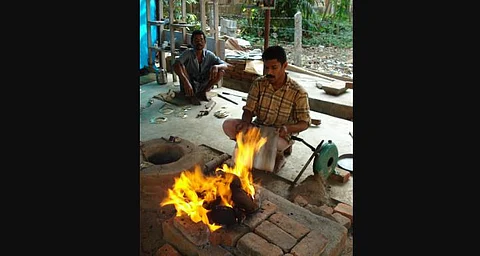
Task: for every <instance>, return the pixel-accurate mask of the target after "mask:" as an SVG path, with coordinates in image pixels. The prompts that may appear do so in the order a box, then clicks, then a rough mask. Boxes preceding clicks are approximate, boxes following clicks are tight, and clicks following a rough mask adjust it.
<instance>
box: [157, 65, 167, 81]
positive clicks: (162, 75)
mask: <svg viewBox="0 0 480 256" xmlns="http://www.w3.org/2000/svg"><path fill="white" fill-rule="evenodd" d="M155 76H156V79H157V84H166V83H167V82H168V79H167V71H166V70H165V69H163V68H160V69H157V70H156V73H155Z"/></svg>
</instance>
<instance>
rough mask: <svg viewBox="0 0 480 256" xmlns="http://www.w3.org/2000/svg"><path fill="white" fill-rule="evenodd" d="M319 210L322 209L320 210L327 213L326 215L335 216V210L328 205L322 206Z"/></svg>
mask: <svg viewBox="0 0 480 256" xmlns="http://www.w3.org/2000/svg"><path fill="white" fill-rule="evenodd" d="M318 208H320V210H321V211H323V212H325V213H326V214H333V208H332V207H330V206H328V205H326V204H322V205H320V206H319V207H318Z"/></svg>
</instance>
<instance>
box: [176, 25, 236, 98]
mask: <svg viewBox="0 0 480 256" xmlns="http://www.w3.org/2000/svg"><path fill="white" fill-rule="evenodd" d="M206 40H207V39H206V36H205V33H204V32H203V31H201V30H195V31H193V32H192V36H191V44H192V45H193V48H191V49H187V50H185V51H184V52H182V54H181V55H180V56H179V57H178V58H177V59H176V60H175V63H174V65H173V70H174V71H175V74H177V75H178V77H179V80H180V92H181V93H183V94H185V96H186V97H187V98H188V99H189V100H190V102H191V103H192V104H194V105H200V101H199V100H202V101H208V100H209V99H208V98H207V94H206V93H207V92H208V91H210V90H211V89H212V88H213V86H214V85H215V84H218V82H219V81H220V79H222V77H223V74H224V73H225V71H224V70H225V69H227V68H228V66H229V65H230V64H228V63H226V62H224V61H223V60H221V59H220V58H219V57H218V56H216V55H215V54H214V53H213V52H212V51H209V50H207V49H205V45H206V43H207V41H206Z"/></svg>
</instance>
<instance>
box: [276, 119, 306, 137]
mask: <svg viewBox="0 0 480 256" xmlns="http://www.w3.org/2000/svg"><path fill="white" fill-rule="evenodd" d="M308 126H309V124H308V122H305V121H298V123H296V124H288V125H284V126H282V127H280V130H279V131H278V132H279V135H280V137H282V138H285V136H286V135H287V134H290V133H299V132H301V131H305V130H306V129H307V128H308Z"/></svg>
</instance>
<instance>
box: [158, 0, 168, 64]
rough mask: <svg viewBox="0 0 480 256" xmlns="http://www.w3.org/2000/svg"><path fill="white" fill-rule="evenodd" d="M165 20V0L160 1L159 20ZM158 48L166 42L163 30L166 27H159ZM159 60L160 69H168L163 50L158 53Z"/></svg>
mask: <svg viewBox="0 0 480 256" xmlns="http://www.w3.org/2000/svg"><path fill="white" fill-rule="evenodd" d="M162 19H163V0H158V20H162ZM158 28H159V29H158V31H159V32H158V36H157V37H158V47H160V48H161V46H162V43H163V41H164V40H165V37H164V36H163V29H164V25H160V26H158ZM158 55H159V56H158V58H159V63H160V67H161V68H164V69H166V68H167V63H166V61H165V53H164V52H163V50H160V51H159V53H158Z"/></svg>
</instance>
